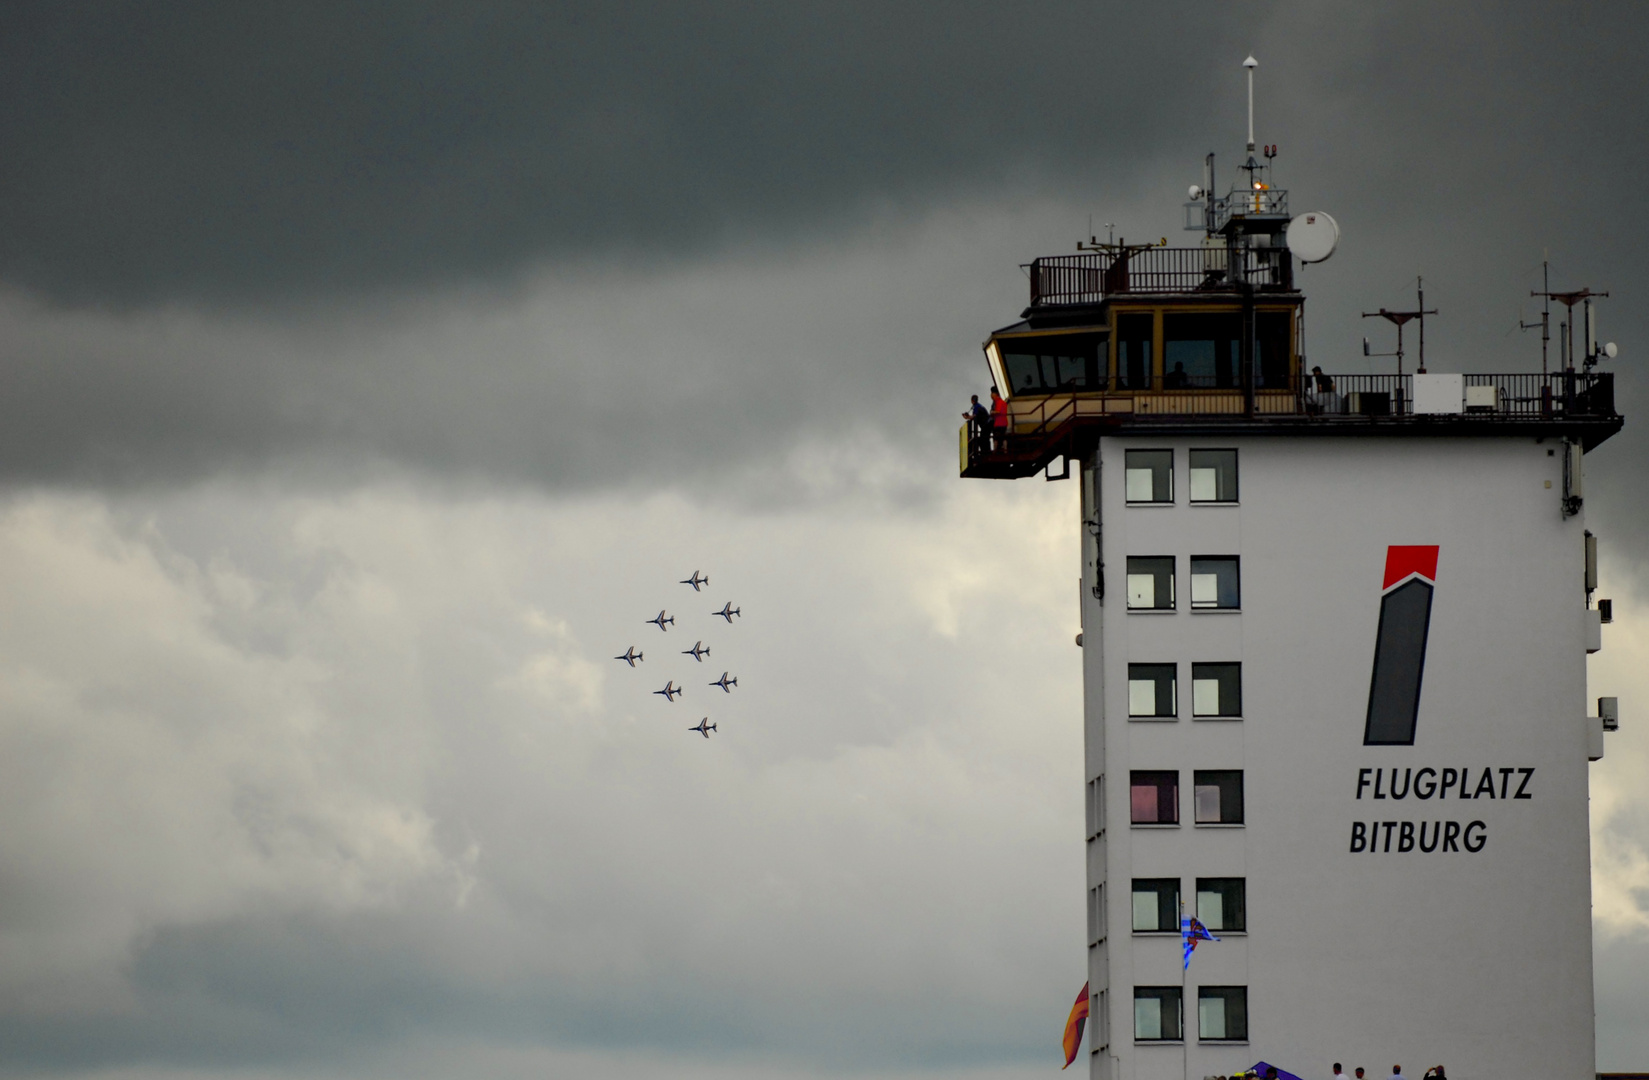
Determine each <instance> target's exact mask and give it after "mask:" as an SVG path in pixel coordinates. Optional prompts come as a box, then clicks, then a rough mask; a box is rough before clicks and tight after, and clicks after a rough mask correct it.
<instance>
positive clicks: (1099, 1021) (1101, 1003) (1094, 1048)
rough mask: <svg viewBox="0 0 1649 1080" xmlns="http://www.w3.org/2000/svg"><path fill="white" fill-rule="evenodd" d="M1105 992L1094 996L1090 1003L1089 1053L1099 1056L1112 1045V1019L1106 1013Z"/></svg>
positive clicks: (1102, 991)
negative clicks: (1098, 1054)
mask: <svg viewBox="0 0 1649 1080" xmlns="http://www.w3.org/2000/svg"><path fill="white" fill-rule="evenodd" d="M1105 1001H1106V997H1105V991H1104V990H1101V991H1099V992H1098V993H1096V994H1094V996H1093V997H1092V998H1090V999H1089V1002H1088V1053H1090V1054H1097V1053H1099V1052H1100V1051H1101V1050H1103V1049H1105V1048H1106V1047H1107V1046H1109V1045H1111V1017H1110V1014H1108V1013H1107V1012H1106V1011H1105Z"/></svg>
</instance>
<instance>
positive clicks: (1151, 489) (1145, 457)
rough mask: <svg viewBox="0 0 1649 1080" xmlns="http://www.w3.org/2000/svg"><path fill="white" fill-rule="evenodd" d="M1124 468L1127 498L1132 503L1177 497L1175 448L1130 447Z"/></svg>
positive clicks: (1169, 500) (1158, 501) (1152, 501)
mask: <svg viewBox="0 0 1649 1080" xmlns="http://www.w3.org/2000/svg"><path fill="white" fill-rule="evenodd" d="M1125 459H1126V462H1127V468H1126V469H1125V470H1124V472H1123V478H1124V483H1125V485H1126V488H1127V491H1126V495H1127V500H1128V501H1129V502H1131V503H1171V502H1173V501H1174V452H1173V451H1172V450H1130V451H1128V452H1127V454H1126V455H1125Z"/></svg>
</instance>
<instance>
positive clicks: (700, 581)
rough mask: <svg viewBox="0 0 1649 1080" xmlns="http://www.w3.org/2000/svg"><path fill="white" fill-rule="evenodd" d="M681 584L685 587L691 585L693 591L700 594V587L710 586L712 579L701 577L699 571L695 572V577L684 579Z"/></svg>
mask: <svg viewBox="0 0 1649 1080" xmlns="http://www.w3.org/2000/svg"><path fill="white" fill-rule="evenodd" d="M681 583H682V584H683V585H691V586H692V587H693V591H694V592H698V591H699V586H700V585H708V584H710V579H709V578H707V577H701V576H699V572H698V571H697V570H694V571H693V576H692V577H690V578H683V579H682V582H681Z"/></svg>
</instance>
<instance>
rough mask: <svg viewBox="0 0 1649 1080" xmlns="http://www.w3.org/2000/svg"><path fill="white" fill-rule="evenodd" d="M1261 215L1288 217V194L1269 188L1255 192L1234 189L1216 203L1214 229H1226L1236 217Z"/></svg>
mask: <svg viewBox="0 0 1649 1080" xmlns="http://www.w3.org/2000/svg"><path fill="white" fill-rule="evenodd" d="M1259 215H1275V216H1277V217H1287V216H1288V192H1286V191H1284V190H1282V189H1280V188H1269V187H1267V188H1258V189H1254V190H1248V189H1244V188H1240V187H1236V188H1232V189H1231V193H1230V194H1229V195H1227V196H1226V197H1225V198H1223V199H1217V200H1215V202H1214V229H1215V231H1218V230H1220V229H1223V228H1225V225H1226V222H1228V221H1230V220H1231V219H1232V218H1234V217H1255V216H1259Z"/></svg>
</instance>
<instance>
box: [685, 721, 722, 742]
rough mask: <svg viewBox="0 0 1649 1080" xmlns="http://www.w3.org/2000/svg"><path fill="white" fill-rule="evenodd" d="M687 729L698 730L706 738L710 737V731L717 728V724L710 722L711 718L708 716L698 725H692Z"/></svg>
mask: <svg viewBox="0 0 1649 1080" xmlns="http://www.w3.org/2000/svg"><path fill="white" fill-rule="evenodd" d="M687 730H688V731H696V732H698V733H699V734H700V735H703V736H704V737H705V738H706V739H708V738H709V737H710V733H711V732H712V731H714V730H716V725H714V724H712V723H711V722H710V718H709V717H708V716H706V717H705V718H704V719H703V720H700V721H699V723H698V727H690V728H688V729H687Z"/></svg>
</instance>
